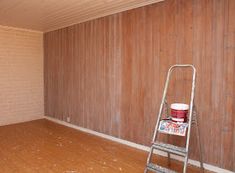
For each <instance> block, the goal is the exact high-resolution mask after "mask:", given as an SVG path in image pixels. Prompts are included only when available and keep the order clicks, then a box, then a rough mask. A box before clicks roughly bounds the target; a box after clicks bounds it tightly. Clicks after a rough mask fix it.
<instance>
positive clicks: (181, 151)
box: [152, 142, 187, 157]
mask: <svg viewBox="0 0 235 173" xmlns="http://www.w3.org/2000/svg"><path fill="white" fill-rule="evenodd" d="M152 147H153V148H155V149H159V150H162V151H166V152H170V153H173V154H177V155H180V156H184V157H185V156H186V154H187V152H186V148H183V147H178V146H175V145H171V144H165V143H162V142H155V143H154V144H153V145H152Z"/></svg>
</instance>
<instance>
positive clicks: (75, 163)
mask: <svg viewBox="0 0 235 173" xmlns="http://www.w3.org/2000/svg"><path fill="white" fill-rule="evenodd" d="M0 139H1V140H0V157H1V159H0V172H1V173H34V172H43V173H86V172H94V173H102V172H105V173H106V172H107V173H109V172H110V173H115V172H126V173H127V172H128V173H138V172H140V173H142V172H143V170H144V167H145V163H146V157H147V153H146V152H143V151H140V150H137V149H133V148H130V147H127V146H125V145H121V144H119V143H115V142H112V141H109V140H105V139H102V138H99V137H96V136H93V135H90V134H86V133H83V132H80V131H77V130H74V129H71V128H68V127H65V126H62V125H58V124H55V123H53V122H50V121H48V120H45V119H43V120H36V121H31V122H26V123H21V124H14V125H8V126H2V127H0ZM159 160H160V162H162V163H163V164H164V163H165V164H166V163H167V162H166V159H163V158H159ZM171 165H172V167H173V168H174V169H176V170H178V171H179V170H180V169H181V165H180V164H179V163H178V162H175V161H172V162H171ZM189 172H191V173H194V172H195V173H196V172H199V170H198V169H196V168H194V167H189Z"/></svg>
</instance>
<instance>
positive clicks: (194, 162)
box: [44, 116, 234, 173]
mask: <svg viewBox="0 0 235 173" xmlns="http://www.w3.org/2000/svg"><path fill="white" fill-rule="evenodd" d="M44 118H45V119H47V120H49V121H52V122H55V123H58V124H61V125H64V126H67V127H70V128H73V129H76V130H80V131H83V132H86V133H89V134H92V135H96V136H99V137H102V138H105V139H108V140H111V141H114V142H118V143H121V144H124V145H127V146H130V147H133V148H136V149H139V150H143V151H147V152H148V151H149V150H150V148H149V147H147V146H144V145H140V144H136V143H134V142H130V141H127V140H123V139H120V138H116V137H113V136H110V135H106V134H103V133H100V132H96V131H93V130H90V129H87V128H83V127H79V126H76V125H73V124H70V123H67V122H65V121H62V120H58V119H55V118H52V117H47V116H45V117H44ZM155 154H158V155H160V156H163V157H167V153H166V152H163V151H157V152H155ZM171 158H173V159H175V160H178V161H183V158H182V157H179V156H177V155H174V154H171ZM189 164H191V165H193V166H197V167H200V162H199V161H197V160H192V159H189ZM203 166H204V168H205V169H206V170H208V171H213V172H216V173H234V172H232V171H230V170H226V169H223V168H220V167H217V166H214V165H211V164H208V163H203Z"/></svg>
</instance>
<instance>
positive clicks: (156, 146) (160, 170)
mask: <svg viewBox="0 0 235 173" xmlns="http://www.w3.org/2000/svg"><path fill="white" fill-rule="evenodd" d="M177 68H191V69H192V89H191V100H190V105H189V113H188V121H187V123H188V130H187V133H186V144H185V147H178V146H175V145H171V144H168V143H162V142H160V141H159V140H158V139H157V137H158V133H159V130H158V129H159V123H160V121H161V120H162V116H163V113H164V114H165V115H168V114H167V112H168V104H167V100H166V95H167V89H168V85H169V81H170V76H171V74H172V72H173V71H174V69H177ZM195 82H196V69H195V67H194V66H193V65H191V64H176V65H173V66H171V67H170V69H169V70H168V73H167V79H166V82H165V87H164V91H163V97H162V101H161V105H160V109H159V113H158V119H157V123H156V126H155V130H154V135H153V139H152V146H151V148H150V151H149V155H148V158H147V165H146V168H145V170H144V173H147V172H149V171H150V172H157V173H176V172H175V171H173V170H170V169H168V168H165V167H162V166H159V165H157V164H154V163H152V155H153V152H154V150H161V151H165V152H167V155H168V163H169V161H170V154H176V155H178V156H182V157H183V158H184V166H183V171H182V172H183V173H186V171H187V164H188V154H189V141H190V132H191V125H192V124H195V125H196V133H197V141H198V146H199V153H200V166H201V171H202V172H204V168H203V162H202V152H201V142H200V134H199V128H198V122H197V118H196V110H195V109H196V108H195V106H194V93H195ZM168 135H169V134H168Z"/></svg>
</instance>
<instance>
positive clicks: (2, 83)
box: [0, 26, 44, 125]
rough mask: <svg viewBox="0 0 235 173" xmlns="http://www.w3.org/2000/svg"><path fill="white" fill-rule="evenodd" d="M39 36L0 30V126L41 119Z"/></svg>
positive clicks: (41, 42)
mask: <svg viewBox="0 0 235 173" xmlns="http://www.w3.org/2000/svg"><path fill="white" fill-rule="evenodd" d="M43 100H44V99H43V34H42V33H40V32H34V31H27V30H21V29H16V28H10V27H4V26H0V125H5V124H12V123H17V122H23V121H29V120H34V119H38V118H42V116H43V115H44V103H43Z"/></svg>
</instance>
